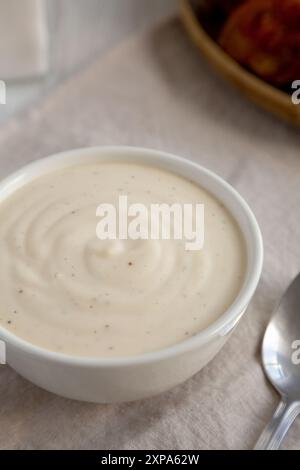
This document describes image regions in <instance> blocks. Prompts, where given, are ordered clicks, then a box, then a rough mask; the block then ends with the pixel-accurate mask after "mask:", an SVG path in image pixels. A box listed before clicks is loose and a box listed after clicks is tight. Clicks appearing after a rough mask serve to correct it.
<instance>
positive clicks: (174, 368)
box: [0, 147, 263, 403]
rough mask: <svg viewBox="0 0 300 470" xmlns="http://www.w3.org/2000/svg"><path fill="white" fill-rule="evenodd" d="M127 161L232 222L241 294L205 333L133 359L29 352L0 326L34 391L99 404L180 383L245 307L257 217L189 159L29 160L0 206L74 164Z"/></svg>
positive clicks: (259, 251)
mask: <svg viewBox="0 0 300 470" xmlns="http://www.w3.org/2000/svg"><path fill="white" fill-rule="evenodd" d="M106 160H125V161H131V162H139V163H143V164H148V165H154V166H156V167H161V168H165V169H166V170H169V171H172V172H174V173H177V174H179V175H182V176H183V177H186V178H188V179H190V180H192V181H194V182H195V183H197V184H199V185H201V186H202V187H204V188H206V189H207V190H208V191H210V192H211V193H212V194H214V195H215V196H216V197H217V198H218V199H220V200H221V201H222V202H223V203H224V205H225V206H226V207H227V208H228V209H229V211H230V212H231V213H232V215H233V216H234V217H235V219H236V220H237V222H238V224H239V226H240V228H241V230H242V233H243V235H244V238H245V241H246V246H247V255H248V263H247V272H246V278H245V282H244V284H243V286H242V288H241V291H240V293H239V295H238V296H237V297H236V299H235V301H234V302H233V304H232V305H231V306H230V307H229V308H228V310H227V311H225V312H224V314H223V315H222V316H221V317H220V318H219V319H218V320H217V321H215V322H214V323H212V324H211V325H210V326H209V327H208V328H206V329H205V330H203V331H200V332H199V333H198V334H197V335H196V336H194V337H192V338H189V339H187V340H185V341H183V342H182V343H180V344H176V345H174V346H171V347H168V348H165V349H162V350H159V351H156V352H152V353H147V354H143V355H139V356H131V357H120V358H109V359H108V358H98V357H76V356H70V355H66V354H61V353H57V352H52V351H48V350H46V349H43V348H41V347H38V346H35V345H33V344H31V343H29V342H27V341H24V340H23V339H21V338H19V337H18V336H16V335H14V334H12V333H11V332H9V331H8V330H6V329H5V328H3V327H0V339H2V340H3V341H4V342H5V344H6V357H7V363H8V364H9V365H10V366H11V367H12V368H13V369H15V370H16V371H17V372H18V373H19V374H21V375H22V376H24V377H26V378H27V379H28V380H30V381H31V382H33V383H35V384H37V385H39V386H40V387H42V388H44V389H46V390H49V391H50V392H54V393H57V394H58V395H62V396H65V397H68V398H73V399H77V400H85V401H90V402H99V403H112V402H120V401H131V400H137V399H140V398H145V397H149V396H152V395H155V394H158V393H160V392H163V391H165V390H168V389H169V388H171V387H174V386H175V385H177V384H179V383H181V382H183V381H184V380H186V379H188V378H189V377H191V376H192V375H194V374H195V373H196V372H198V371H199V370H200V369H202V367H204V366H205V365H206V364H207V363H208V362H209V361H210V360H211V359H212V358H213V357H214V356H215V355H216V354H217V352H218V351H219V350H220V349H221V347H222V346H223V345H224V343H225V342H226V341H227V339H228V338H229V335H230V333H231V332H232V331H233V329H234V327H235V326H236V324H237V323H238V321H239V320H240V319H241V317H242V315H243V313H244V312H245V310H246V307H247V306H248V304H249V302H250V300H251V298H252V296H253V294H254V291H255V289H256V286H257V283H258V281H259V277H260V274H261V269H262V261H263V245H262V238H261V233H260V230H259V227H258V224H257V222H256V220H255V217H254V215H253V213H252V212H251V210H250V209H249V207H248V205H247V204H246V202H245V201H244V200H243V199H242V197H241V196H240V195H239V194H238V193H237V192H236V191H235V190H234V189H233V188H232V187H231V186H230V185H229V184H228V183H226V182H225V181H224V180H223V179H221V178H220V177H218V176H216V175H215V174H214V173H212V172H211V171H209V170H207V169H205V168H203V167H201V166H199V165H197V164H195V163H192V162H191V161H189V160H185V159H183V158H180V157H177V156H174V155H170V154H167V153H164V152H160V151H157V150H147V149H143V148H134V147H133V148H131V147H99V148H88V149H79V150H72V151H69V152H63V153H60V154H57V155H54V156H51V157H48V158H44V159H42V160H39V161H36V162H33V163H31V164H29V165H27V166H25V167H24V168H22V169H21V170H19V171H17V172H16V173H14V174H13V175H11V176H9V177H8V178H6V179H5V180H4V181H3V182H2V183H1V184H0V202H1V201H2V200H3V199H5V198H6V197H7V196H8V195H10V194H11V193H13V192H14V191H15V190H16V189H18V188H20V187H21V186H22V185H24V184H25V183H27V182H28V181H31V180H33V179H34V178H36V177H38V176H39V175H42V174H45V173H47V172H48V171H49V170H53V169H57V168H62V167H65V166H69V165H72V164H76V163H80V162H83V161H84V162H95V161H106Z"/></svg>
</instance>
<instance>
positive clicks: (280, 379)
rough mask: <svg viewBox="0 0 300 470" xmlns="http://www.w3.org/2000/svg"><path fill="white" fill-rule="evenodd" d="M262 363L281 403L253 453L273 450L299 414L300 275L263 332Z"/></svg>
mask: <svg viewBox="0 0 300 470" xmlns="http://www.w3.org/2000/svg"><path fill="white" fill-rule="evenodd" d="M262 360H263V366H264V370H265V372H266V374H267V376H268V378H269V380H270V381H271V383H272V384H273V385H274V387H275V388H276V390H277V391H278V392H279V394H280V395H281V402H280V404H279V405H278V407H277V409H276V411H275V413H274V415H273V418H272V419H271V421H270V422H269V424H268V425H267V426H266V428H265V429H264V431H263V432H262V434H261V436H260V438H259V439H258V441H257V443H256V445H255V449H256V450H275V449H278V448H279V446H280V444H281V442H282V440H283V438H284V436H285V435H286V433H287V431H288V429H289V428H290V426H291V424H292V423H293V421H294V420H295V418H296V417H297V415H298V414H299V413H300V274H298V276H297V277H296V278H295V279H294V281H293V282H292V283H291V284H290V286H289V288H288V289H287V291H286V292H285V294H284V296H283V297H282V300H281V302H280V304H279V306H278V308H277V310H276V311H275V314H274V315H273V317H272V319H271V321H270V323H269V325H268V327H267V329H266V332H265V336H264V340H263V346H262Z"/></svg>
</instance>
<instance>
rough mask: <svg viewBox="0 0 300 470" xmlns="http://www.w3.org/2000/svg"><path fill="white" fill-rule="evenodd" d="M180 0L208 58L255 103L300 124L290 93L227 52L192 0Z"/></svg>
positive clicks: (184, 15) (298, 107) (186, 21)
mask: <svg viewBox="0 0 300 470" xmlns="http://www.w3.org/2000/svg"><path fill="white" fill-rule="evenodd" d="M180 3H181V16H182V19H183V23H184V25H185V27H186V29H187V31H188V33H189V35H190V37H191V38H192V40H193V41H194V43H195V44H196V46H197V47H198V48H199V49H200V51H201V52H202V54H203V55H204V57H205V58H206V59H207V61H208V62H210V63H211V64H212V66H213V67H214V68H215V69H216V70H217V71H218V72H219V73H220V74H221V75H223V76H224V77H225V78H226V79H228V80H229V81H230V82H232V83H233V84H234V85H235V86H236V87H237V88H239V89H240V90H241V91H242V92H243V93H244V94H245V95H246V96H247V97H248V98H250V99H251V100H252V101H254V102H255V103H256V104H258V105H259V106H261V107H263V108H265V109H267V110H268V111H270V112H272V113H273V114H275V115H277V116H279V117H281V118H284V119H287V120H288V121H289V122H292V123H294V124H297V125H300V105H295V104H294V103H293V102H292V99H291V96H290V95H289V94H288V93H285V92H284V91H281V90H280V89H278V88H276V87H273V86H272V85H270V84H268V83H267V82H265V81H264V80H262V79H260V78H259V77H257V76H256V75H254V74H252V73H251V72H249V71H248V70H246V69H245V68H244V67H242V66H241V65H239V64H238V63H237V62H236V61H235V60H234V59H232V58H231V57H230V56H229V55H228V54H226V52H224V51H223V49H222V48H221V47H220V46H219V45H218V44H217V43H216V42H215V41H214V40H213V39H212V38H211V37H210V36H209V35H208V33H207V32H206V31H205V30H204V28H203V27H202V26H201V23H200V22H199V19H198V17H197V15H196V12H195V9H194V8H193V7H192V5H191V2H190V0H181V2H180ZM299 79H300V77H299Z"/></svg>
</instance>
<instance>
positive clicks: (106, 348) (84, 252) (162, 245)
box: [0, 162, 246, 357]
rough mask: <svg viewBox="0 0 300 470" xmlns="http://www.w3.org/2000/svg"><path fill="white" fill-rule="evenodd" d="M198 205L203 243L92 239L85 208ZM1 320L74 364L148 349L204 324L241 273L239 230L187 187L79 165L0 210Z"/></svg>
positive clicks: (35, 184)
mask: <svg viewBox="0 0 300 470" xmlns="http://www.w3.org/2000/svg"><path fill="white" fill-rule="evenodd" d="M120 194H123V195H128V201H129V203H135V202H139V203H143V204H145V205H149V204H151V203H162V202H165V203H169V204H170V203H174V202H177V203H192V204H196V203H204V205H205V243H204V248H203V249H202V250H201V251H186V250H185V241H184V240H153V241H152V240H135V241H134V240H115V241H109V240H107V241H101V240H98V239H97V237H96V224H97V222H98V220H97V218H96V215H95V214H96V207H97V206H98V205H99V204H100V203H103V202H106V203H107V202H108V203H113V204H115V205H116V206H117V204H118V197H119V195H120ZM0 220H1V223H0V259H1V263H0V285H1V309H0V324H1V325H3V326H4V327H5V328H7V329H8V330H10V331H11V332H13V333H15V334H16V335H18V336H20V337H21V338H23V339H25V340H28V341H30V342H31V343H33V344H35V345H38V346H42V347H44V348H46V349H50V350H54V351H59V352H63V353H67V354H72V355H81V356H100V357H113V356H128V355H136V354H141V353H145V352H149V351H155V350H158V349H161V348H163V347H166V346H170V345H173V344H176V343H179V342H181V341H183V340H184V339H186V338H189V337H191V336H193V335H195V334H196V333H197V332H199V331H200V330H202V329H203V328H205V327H207V326H208V325H210V324H211V323H212V322H214V321H215V320H216V319H217V318H218V317H220V315H222V313H223V312H224V311H225V310H226V309H227V308H228V307H229V306H230V304H231V303H232V302H233V300H234V299H235V297H236V295H237V294H238V292H239V290H240V288H241V285H242V282H243V278H244V274H245V269H246V252H245V246H244V240H243V238H242V235H241V233H240V230H239V228H238V226H237V224H236V222H235V221H234V219H233V218H232V216H231V215H230V214H229V212H228V211H227V210H226V209H225V208H224V206H223V205H222V204H221V203H220V202H219V201H218V200H216V199H215V198H214V197H213V196H212V195H211V194H209V193H208V192H207V191H205V190H203V189H201V188H199V187H198V186H196V185H195V184H194V183H192V182H190V181H188V180H185V179H183V178H181V177H179V176H177V175H175V174H172V173H169V172H165V171H163V170H161V169H157V168H153V167H150V166H149V167H148V166H142V165H136V164H130V163H118V162H112V163H99V164H87V165H80V166H79V165H78V166H74V167H70V168H66V169H63V170H58V171H55V172H52V173H49V174H47V175H45V176H42V177H39V178H37V179H35V180H34V181H32V182H30V183H28V184H27V185H25V186H24V187H22V188H20V189H19V190H17V191H16V192H15V193H14V194H13V195H11V196H10V197H8V198H7V199H6V200H5V201H3V202H2V203H1V204H0Z"/></svg>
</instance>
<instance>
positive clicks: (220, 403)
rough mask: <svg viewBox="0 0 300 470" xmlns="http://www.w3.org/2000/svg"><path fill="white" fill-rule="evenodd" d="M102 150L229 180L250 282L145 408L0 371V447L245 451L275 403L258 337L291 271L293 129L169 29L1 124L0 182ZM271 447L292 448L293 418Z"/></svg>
mask: <svg viewBox="0 0 300 470" xmlns="http://www.w3.org/2000/svg"><path fill="white" fill-rule="evenodd" d="M0 112H1V107H0ZM102 144H130V145H143V146H149V147H154V148H159V149H163V150H167V151H170V152H175V153H177V154H180V155H184V156H185V157H187V158H190V159H192V160H194V161H197V162H199V163H201V164H203V165H206V166H207V167H209V168H211V169H212V170H214V171H216V172H217V173H219V174H220V175H221V176H223V177H224V178H226V179H227V180H228V181H230V182H231V183H232V184H233V185H234V186H235V187H236V188H237V189H238V190H239V191H240V192H241V193H242V194H243V195H244V197H245V198H246V199H247V200H248V201H249V203H250V205H251V206H252V208H253V210H254V212H255V214H256V215H257V218H258V220H259V222H260V224H261V227H262V231H263V236H264V241H265V266H264V272H263V276H262V280H261V283H260V285H259V288H258V291H257V293H256V295H255V298H254V300H253V302H252V303H251V305H250V307H249V309H248V312H247V314H246V316H245V317H244V318H243V320H242V322H241V323H240V325H239V326H238V328H237V329H236V331H235V332H234V334H233V336H232V337H231V339H230V340H229V342H228V344H227V345H226V346H225V347H224V349H222V351H221V352H220V353H219V354H218V356H217V357H216V358H215V359H214V360H213V361H212V362H211V363H210V364H209V365H208V366H207V367H206V368H205V369H204V370H202V371H201V372H200V373H198V374H197V375H196V376H194V377H193V378H192V379H190V380H189V381H187V382H186V383H184V384H183V385H181V386H178V387H176V388H174V389H173V390H171V391H170V392H167V393H165V394H162V395H160V396H157V397H155V398H152V399H148V400H144V401H140V402H135V403H131V404H120V405H108V406H104V405H94V404H86V403H79V402H75V401H71V400H66V399H63V398H60V397H57V396H55V395H52V394H50V393H47V392H45V391H43V390H41V389H39V388H37V387H35V386H34V385H32V384H31V383H29V382H27V381H26V380H24V379H22V378H21V377H19V376H18V375H17V374H16V373H15V372H14V371H13V370H11V369H10V368H9V367H7V366H0V397H1V407H0V423H1V426H0V448H5V449H7V448H13V449H19V448H21V449H31V448H35V449H40V448H43V449H53V448H59V449H63V448H65V449H76V448H78V449H150V448H152V449H186V448H189V449H216V448H218V449H234V448H242V449H250V448H252V446H253V445H254V443H255V441H256V439H257V438H258V436H259V433H260V432H261V430H262V428H263V427H264V425H265V424H266V422H267V421H268V419H269V418H270V416H271V414H272V412H273V411H274V409H275V407H276V405H277V401H278V397H277V395H276V393H275V392H274V390H273V389H272V387H271V386H270V385H269V383H268V382H267V381H266V379H265V377H264V374H263V372H262V369H261V364H260V345H261V339H262V335H263V332H264V329H265V327H266V324H267V322H268V319H269V317H270V315H271V312H272V310H273V308H274V306H275V304H276V302H277V301H278V300H279V298H280V296H281V295H282V293H283V291H284V290H285V288H286V287H287V285H288V283H289V282H290V281H291V279H292V278H293V277H294V276H295V275H296V274H297V272H298V270H299V267H300V243H299V234H300V218H299V207H300V189H299V188H300V135H299V132H298V129H295V128H292V127H289V126H288V125H286V124H284V123H281V122H280V121H277V120H276V119H275V118H273V117H271V116H269V115H267V114H265V113H264V112H262V111H260V110H259V109H257V108H256V107H254V105H252V104H250V103H249V102H248V101H247V100H246V99H244V98H243V97H242V96H240V95H239V93H238V92H237V91H235V90H234V89H233V88H232V87H231V86H230V85H227V84H225V83H223V81H222V80H221V79H219V78H218V77H217V76H216V75H215V74H214V73H213V72H212V71H211V70H210V68H209V67H207V65H206V64H205V63H204V62H203V61H202V59H201V58H200V57H199V55H198V52H197V51H196V50H195V49H194V47H193V46H192V45H191V44H190V42H189V40H188V39H187V38H186V35H185V33H184V31H183V29H182V27H181V25H180V23H179V22H178V21H177V20H174V21H173V20H172V21H169V22H167V23H165V24H163V25H161V26H160V27H159V28H157V29H156V30H154V31H152V32H150V33H149V34H147V35H145V36H142V37H137V38H133V39H132V40H130V41H128V42H126V43H124V44H122V45H121V46H119V47H118V48H117V49H115V50H114V51H112V52H111V53H109V54H108V55H107V56H106V57H105V58H100V60H99V61H97V62H96V63H94V64H93V65H91V66H90V68H89V69H88V70H86V71H85V72H83V73H81V74H80V75H78V76H76V77H74V78H72V79H71V80H69V81H67V82H66V83H64V84H63V85H62V86H60V87H59V88H58V89H57V90H56V91H54V92H53V93H52V94H51V95H50V96H49V97H48V98H47V99H46V100H45V101H44V102H43V103H42V104H40V105H38V106H37V107H33V108H32V109H31V110H30V112H28V113H26V114H25V115H23V116H21V117H19V118H17V119H16V120H14V121H11V122H10V123H9V124H8V125H6V127H4V128H2V130H0V175H1V176H4V175H5V174H7V173H8V172H10V171H12V170H14V169H16V168H17V167H19V166H20V165H23V164H25V163H27V162H29V161H30V160H34V159H36V158H40V157H43V156H45V155H47V154H51V153H53V152H57V151H60V150H65V149H69V148H73V147H78V146H86V145H102ZM284 446H285V447H289V448H299V447H300V422H299V420H298V421H296V423H295V424H294V426H293V428H292V430H291V432H290V433H289V435H288V437H287V439H286V441H285V444H284Z"/></svg>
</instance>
